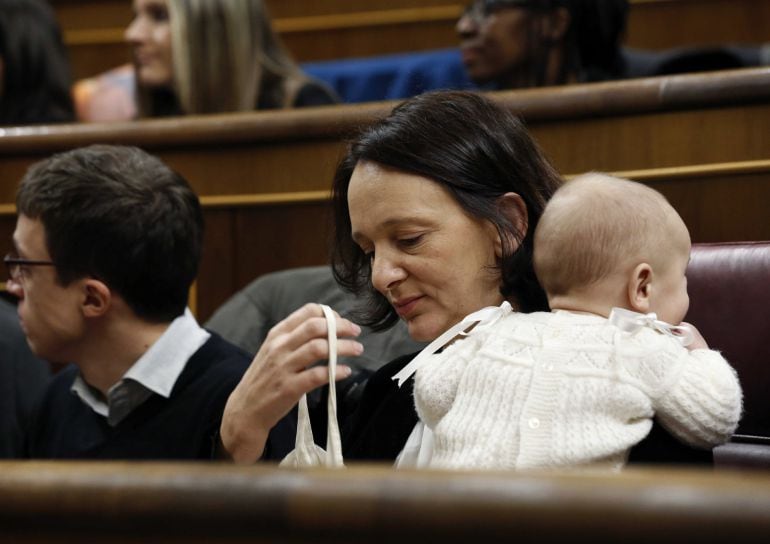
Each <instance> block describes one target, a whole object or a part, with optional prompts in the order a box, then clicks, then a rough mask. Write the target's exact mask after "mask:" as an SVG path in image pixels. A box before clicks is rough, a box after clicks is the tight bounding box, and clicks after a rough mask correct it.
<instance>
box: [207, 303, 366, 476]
mask: <svg viewBox="0 0 770 544" xmlns="http://www.w3.org/2000/svg"><path fill="white" fill-rule="evenodd" d="M335 315H336V316H337V336H338V337H340V338H341V339H340V340H339V341H338V342H337V353H338V354H339V355H345V356H356V355H360V354H361V353H363V351H364V348H363V346H362V345H361V344H360V343H359V342H356V341H355V340H350V339H344V338H345V337H351V336H358V335H359V334H360V333H361V328H360V327H359V326H358V325H356V324H355V323H353V322H351V321H349V320H347V319H343V318H341V317H340V316H339V315H338V314H336V313H335ZM326 337H327V329H326V319H325V318H324V316H323V311H322V310H321V307H320V306H319V305H318V304H306V305H305V306H303V307H302V308H300V309H299V310H297V311H296V312H294V313H292V314H291V315H289V317H287V318H286V319H284V320H283V321H281V322H280V323H278V324H277V325H276V326H275V327H273V328H272V329H271V330H270V332H269V333H268V335H267V337H266V338H265V341H264V343H263V344H262V347H261V348H260V349H259V352H258V353H257V355H256V357H254V360H253V361H252V362H251V365H250V366H249V368H248V370H246V373H245V374H244V375H243V378H242V379H241V381H240V383H239V384H238V386H237V387H236V388H235V389H234V390H233V392H232V393H231V394H230V398H229V399H228V400H227V404H226V405H225V411H224V414H223V416H222V426H221V427H220V438H221V441H222V444H221V445H222V447H223V449H224V451H223V453H224V454H226V455H227V456H229V457H230V458H232V459H233V460H234V461H235V462H237V463H253V462H255V461H257V460H258V459H259V458H260V457H261V455H262V452H263V450H264V448H265V443H266V442H267V437H268V434H269V433H270V429H272V428H273V427H274V426H275V424H276V423H278V421H280V419H281V418H282V417H284V416H285V415H286V414H287V413H288V412H289V411H290V410H291V409H292V408H293V407H294V405H295V404H297V402H298V401H299V399H300V398H301V397H302V395H303V394H305V393H307V392H309V391H312V390H313V389H315V388H316V387H319V386H321V385H324V384H326V383H327V382H328V381H329V375H328V371H327V368H326V367H325V366H316V367H312V368H308V366H309V365H311V364H312V363H314V362H316V361H318V360H319V359H327V358H328V357H329V345H328V342H327V340H326ZM350 373H351V370H350V368H349V367H347V366H339V367H338V368H337V380H342V379H344V378H347V377H348V376H350Z"/></svg>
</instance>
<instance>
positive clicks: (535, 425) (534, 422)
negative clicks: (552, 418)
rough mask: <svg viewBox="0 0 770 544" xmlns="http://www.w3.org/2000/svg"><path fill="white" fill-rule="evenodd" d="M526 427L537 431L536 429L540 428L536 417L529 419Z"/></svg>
mask: <svg viewBox="0 0 770 544" xmlns="http://www.w3.org/2000/svg"><path fill="white" fill-rule="evenodd" d="M527 425H529V428H530V429H537V428H538V427H540V420H539V419H537V418H536V417H532V418H529V421H528V422H527Z"/></svg>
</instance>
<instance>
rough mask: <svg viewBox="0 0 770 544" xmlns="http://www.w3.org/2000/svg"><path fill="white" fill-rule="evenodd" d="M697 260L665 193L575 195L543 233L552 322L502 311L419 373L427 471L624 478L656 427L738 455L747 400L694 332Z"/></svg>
mask: <svg viewBox="0 0 770 544" xmlns="http://www.w3.org/2000/svg"><path fill="white" fill-rule="evenodd" d="M689 260H690V236H689V233H688V232H687V227H686V226H685V224H684V222H683V221H682V219H681V218H680V217H679V214H677V213H676V211H675V210H674V208H672V207H671V205H670V204H669V203H668V202H667V201H666V199H665V198H664V197H663V196H662V195H661V194H660V193H658V192H656V191H655V190H653V189H651V188H649V187H645V186H644V185H641V184H639V183H634V182H631V181H628V180H621V179H618V178H613V177H610V176H606V175H602V174H593V173H592V174H587V175H585V176H581V177H578V178H575V179H574V180H572V181H570V182H569V183H567V184H566V185H564V186H563V187H562V188H561V189H559V190H558V191H557V192H556V194H555V195H554V197H553V198H552V199H551V200H550V202H549V203H548V205H547V206H546V208H545V212H544V213H543V217H542V218H541V219H540V223H539V224H538V226H537V230H536V232H535V253H534V263H535V272H536V274H537V276H538V279H539V280H540V282H541V284H542V285H543V288H544V289H545V291H546V293H547V295H548V302H549V305H550V307H551V312H534V313H529V314H524V313H517V312H513V311H512V309H511V307H510V305H505V306H503V307H500V308H499V312H498V313H497V314H496V319H495V320H494V321H492V320H490V321H489V323H488V324H486V325H479V326H477V327H476V328H474V329H472V330H470V331H469V332H467V333H466V334H465V335H464V336H463V337H462V338H458V339H457V340H455V341H454V342H452V343H451V345H449V346H448V347H446V348H445V349H444V350H443V351H442V352H441V353H437V354H434V355H430V356H428V357H425V358H424V359H423V361H424V362H423V364H422V365H421V366H420V367H419V368H418V370H417V373H416V375H415V386H414V399H415V406H416V407H417V412H418V414H419V415H420V419H421V420H422V421H423V422H424V423H425V424H426V425H427V426H428V428H429V429H431V431H432V432H433V438H434V441H433V443H434V449H433V455H432V457H431V458H430V459H429V460H427V462H426V464H427V465H428V466H430V467H435V468H451V469H470V468H477V469H478V468H483V469H529V468H557V467H566V468H575V467H580V466H586V465H598V466H604V467H607V468H614V469H619V468H621V467H622V466H623V465H624V464H625V462H626V459H627V456H628V452H629V450H630V448H631V447H632V446H634V445H636V444H638V443H639V442H641V441H642V439H644V437H645V436H647V434H648V433H649V431H650V429H651V427H652V418H653V416H657V417H658V419H659V420H660V421H661V422H662V423H663V424H664V425H665V426H666V428H668V429H670V431H671V433H672V434H674V435H675V436H677V437H678V438H679V439H680V440H682V441H684V442H686V443H689V444H692V445H693V446H695V447H699V448H703V449H704V450H708V449H711V448H713V447H714V446H717V445H719V444H722V443H724V442H726V441H727V440H728V439H729V438H730V436H731V434H732V433H733V432H734V431H735V428H736V426H737V425H738V419H739V418H740V415H741V388H740V385H739V383H738V378H737V376H736V373H735V371H734V370H733V369H732V368H731V367H730V365H729V364H728V363H727V361H725V359H724V358H723V357H722V356H721V355H720V353H719V352H718V351H713V350H710V349H708V345H707V344H706V341H705V340H704V339H703V337H702V336H701V335H700V333H699V332H698V331H697V329H695V327H693V326H692V325H689V324H685V323H682V320H683V319H684V316H685V314H686V313H687V309H688V307H689V297H688V295H687V279H686V278H685V270H686V268H687V264H688V262H689ZM672 325H673V326H672Z"/></svg>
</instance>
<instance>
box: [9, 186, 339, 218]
mask: <svg viewBox="0 0 770 544" xmlns="http://www.w3.org/2000/svg"><path fill="white" fill-rule="evenodd" d="M330 198H331V193H330V192H329V191H298V192H296V193H260V194H247V195H213V196H201V197H199V200H200V203H201V207H202V208H204V209H216V208H245V207H255V206H256V207H258V206H280V205H283V204H317V203H320V202H328V201H329V199H330ZM4 215H16V206H15V205H14V204H0V216H4Z"/></svg>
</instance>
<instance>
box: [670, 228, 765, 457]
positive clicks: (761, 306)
mask: <svg viewBox="0 0 770 544" xmlns="http://www.w3.org/2000/svg"><path fill="white" fill-rule="evenodd" d="M687 280H688V290H689V293H690V310H689V312H688V314H687V317H686V318H685V320H686V321H688V322H690V323H692V324H693V325H695V326H696V327H697V328H698V330H700V332H701V334H703V337H704V338H705V339H706V341H707V342H708V344H709V346H710V347H711V348H713V349H718V350H720V351H721V352H722V354H723V355H724V356H725V358H726V359H727V360H728V361H730V364H732V365H733V367H734V368H735V369H736V370H737V372H738V376H739V378H740V381H741V385H742V387H743V395H744V398H743V406H744V408H743V410H744V413H743V417H742V419H741V422H740V424H739V425H738V429H737V431H736V433H735V436H734V437H733V439H732V440H731V441H730V443H728V444H725V445H723V446H719V447H718V448H716V449H715V450H714V463H715V465H716V466H717V467H760V466H761V467H765V468H770V242H731V243H719V244H695V245H694V246H693V250H692V258H691V260H690V264H689V266H688V268H687Z"/></svg>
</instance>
